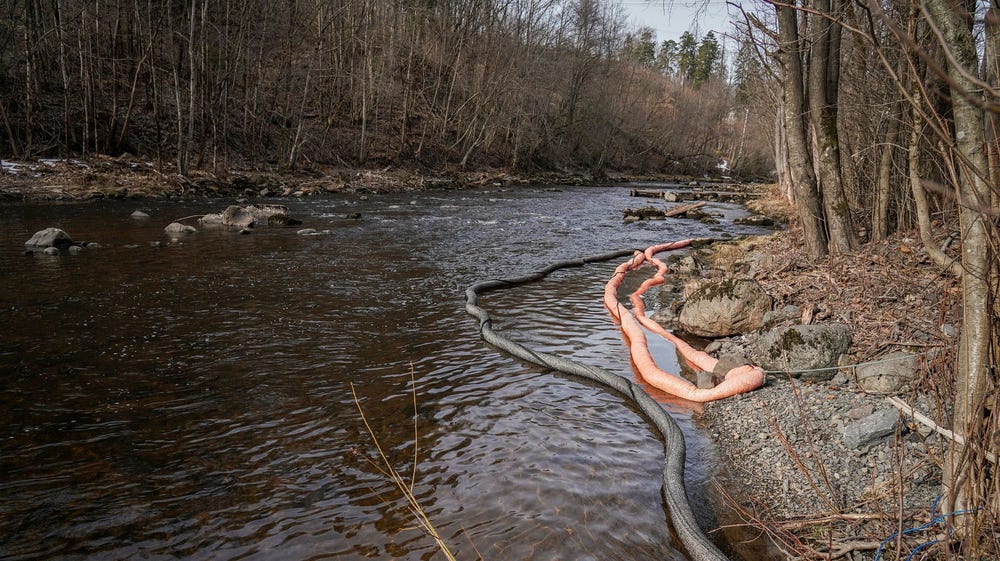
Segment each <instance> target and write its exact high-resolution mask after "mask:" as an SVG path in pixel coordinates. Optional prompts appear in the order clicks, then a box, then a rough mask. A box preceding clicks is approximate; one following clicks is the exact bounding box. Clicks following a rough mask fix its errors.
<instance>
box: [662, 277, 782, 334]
mask: <svg viewBox="0 0 1000 561" xmlns="http://www.w3.org/2000/svg"><path fill="white" fill-rule="evenodd" d="M770 309H771V297H770V296H768V294H767V293H766V292H764V289H763V288H761V286H760V285H759V284H757V281H755V280H753V279H725V280H722V281H712V282H708V283H706V284H704V285H703V286H701V287H700V288H698V289H697V290H696V291H694V292H693V293H692V294H691V295H690V296H689V297H688V300H687V302H685V303H684V309H682V310H681V315H680V318H679V322H680V326H681V328H682V329H684V330H685V331H687V332H688V333H693V334H694V335H699V336H701V337H728V336H730V335H737V334H740V333H746V332H748V331H754V330H756V329H758V328H760V326H761V325H762V324H763V322H764V314H765V313H767V312H768V311H770Z"/></svg>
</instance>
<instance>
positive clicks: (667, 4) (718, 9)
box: [618, 0, 732, 43]
mask: <svg viewBox="0 0 1000 561" xmlns="http://www.w3.org/2000/svg"><path fill="white" fill-rule="evenodd" d="M618 3H619V4H620V5H621V6H622V8H623V9H624V10H625V13H626V14H628V17H629V23H630V24H631V25H633V26H635V27H652V28H653V29H654V30H655V31H656V42H657V43H662V42H663V41H664V40H666V39H673V40H675V41H676V40H677V39H679V38H680V36H681V34H682V33H684V32H685V31H690V32H691V33H693V34H694V35H695V36H696V37H699V38H700V37H702V36H704V35H705V34H706V33H708V32H709V31H715V35H716V36H718V37H719V38H720V40H721V38H722V37H721V36H722V34H724V33H728V32H729V31H730V25H729V15H728V14H727V5H726V2H725V0H701V1H698V0H673V1H671V0H649V1H646V0H618ZM729 10H732V8H729Z"/></svg>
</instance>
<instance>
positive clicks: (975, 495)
mask: <svg viewBox="0 0 1000 561" xmlns="http://www.w3.org/2000/svg"><path fill="white" fill-rule="evenodd" d="M925 12H926V15H927V17H928V19H930V20H931V21H932V22H933V23H934V24H935V25H936V26H937V28H938V29H939V30H940V32H941V37H942V39H943V41H944V42H945V44H944V47H945V48H946V49H948V50H950V52H951V55H952V58H951V60H950V64H949V67H948V79H949V87H950V90H951V100H952V111H953V115H954V134H955V141H954V146H955V148H956V149H957V151H958V158H957V159H958V160H959V161H960V165H961V178H960V181H959V184H958V185H957V186H956V191H957V195H958V203H959V221H960V225H961V233H962V234H961V235H962V269H963V271H964V274H963V275H962V332H961V341H960V344H959V359H958V372H957V380H956V384H955V385H956V396H955V407H954V417H955V418H954V428H955V429H956V431H957V432H959V433H960V434H962V435H964V436H965V437H966V439H967V442H969V443H980V442H990V439H988V438H982V437H981V431H982V429H983V428H984V425H985V423H984V420H985V419H984V415H985V413H986V411H985V409H984V404H985V400H986V397H987V393H988V391H989V390H991V389H992V388H991V386H992V385H993V381H992V380H991V376H990V347H991V345H992V326H991V324H990V309H991V306H990V272H991V269H990V266H989V253H990V249H989V245H990V232H989V229H990V224H989V221H988V219H987V215H986V214H984V212H983V211H984V210H985V209H988V208H990V205H991V195H990V186H989V184H988V183H987V181H986V180H985V174H987V173H988V169H987V161H986V154H985V153H984V151H983V146H984V144H985V140H986V133H985V128H984V120H985V119H984V118H985V115H984V111H983V109H982V105H981V104H982V91H981V89H980V87H979V86H978V85H976V84H974V83H973V81H972V79H971V78H970V76H975V75H976V74H977V70H978V66H979V65H978V55H977V52H976V41H975V38H974V37H973V34H972V30H971V28H970V27H969V26H968V24H967V23H966V20H965V18H966V16H967V15H968V14H964V13H962V12H960V11H957V10H956V7H955V6H954V4H952V3H951V2H949V1H948V0H928V1H927V3H926V4H925ZM970 21H971V19H970ZM968 448H969V449H966V446H964V445H960V444H957V443H953V444H952V450H951V453H950V454H949V455H948V458H947V461H946V465H945V473H944V481H943V485H944V491H945V492H944V496H945V498H946V500H947V501H948V502H947V504H946V507H945V508H946V509H947V510H946V512H947V511H953V510H956V509H975V508H977V507H979V506H982V505H984V504H985V502H986V500H987V499H988V497H987V496H986V492H985V489H986V487H987V485H988V481H985V479H987V477H986V475H985V474H984V473H983V472H978V473H977V470H974V469H973V468H974V466H975V464H976V463H978V462H977V461H976V460H975V459H974V458H970V456H979V457H981V455H982V452H983V451H984V450H983V449H982V448H981V447H978V446H976V447H973V446H969V447H968Z"/></svg>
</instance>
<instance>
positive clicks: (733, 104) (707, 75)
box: [0, 0, 774, 177]
mask: <svg viewBox="0 0 1000 561" xmlns="http://www.w3.org/2000/svg"><path fill="white" fill-rule="evenodd" d="M6 5H7V6H8V7H9V9H7V10H4V14H5V15H3V16H0V90H3V91H4V92H5V93H4V96H2V98H0V127H2V128H0V154H3V155H4V156H5V157H11V158H17V159H30V158H36V157H67V156H75V157H80V156H84V157H85V156H87V155H94V154H102V155H111V156H118V155H121V154H125V153H127V154H131V155H133V156H137V157H140V158H146V159H149V160H152V161H155V162H157V163H158V164H159V165H161V166H162V165H164V164H166V165H170V166H176V167H175V169H176V171H178V172H179V173H181V174H186V173H188V172H189V171H190V170H194V169H200V170H207V171H210V172H213V173H224V172H225V171H226V170H228V169H233V168H240V167H245V166H254V165H268V166H274V167H276V168H279V169H280V168H285V169H295V168H305V167H310V166H336V167H341V166H343V167H383V166H388V165H394V166H412V167H415V168H417V169H420V168H425V169H436V168H441V167H448V166H452V167H461V168H463V169H486V168H494V169H496V168H502V169H514V170H558V171H586V172H590V173H594V174H597V175H601V174H603V173H605V172H607V171H611V170H615V171H625V172H630V171H631V172H641V173H650V172H657V173H671V174H696V175H702V174H705V173H712V174H716V175H719V174H723V173H725V174H731V175H742V176H755V177H760V176H766V174H768V173H769V171H770V170H772V169H773V167H774V166H773V159H772V158H773V156H772V154H773V151H772V149H771V148H770V140H769V137H770V126H768V125H764V126H759V123H755V122H752V119H753V116H751V115H750V113H749V111H748V109H747V107H746V103H741V102H740V101H738V100H737V96H736V93H735V92H736V88H735V87H734V86H733V85H732V84H730V82H729V81H728V80H727V77H726V71H725V64H724V57H725V53H724V52H723V51H722V48H721V44H720V42H719V40H718V38H717V37H715V36H714V34H708V35H706V36H705V37H694V36H693V35H691V34H685V36H684V37H682V38H680V40H679V41H674V40H673V39H671V38H666V39H667V40H665V41H663V42H662V43H659V42H658V41H657V38H655V36H654V35H653V34H652V32H651V31H650V30H648V29H643V30H634V29H630V28H629V27H628V26H627V25H626V24H625V17H624V14H623V13H621V11H620V8H618V7H617V4H615V3H612V2H609V1H606V0H508V1H504V2H498V1H495V0H460V1H459V0H413V1H407V0H397V1H392V2H381V1H378V2H376V1H372V0H304V1H296V2H267V1H264V0H226V1H222V2H215V1H212V2H209V1H208V0H200V1H199V0H183V1H171V2H151V1H148V0H136V1H132V2H128V1H123V0H54V1H49V2H42V1H41V0H9V1H8V2H6ZM723 162H725V164H723Z"/></svg>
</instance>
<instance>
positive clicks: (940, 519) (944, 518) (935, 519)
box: [875, 495, 982, 561]
mask: <svg viewBox="0 0 1000 561" xmlns="http://www.w3.org/2000/svg"><path fill="white" fill-rule="evenodd" d="M939 500H941V495H938V497H937V498H936V499H934V503H933V504H931V519H930V521H929V522H927V523H926V524H921V525H920V526H917V527H915V528H908V529H906V530H903V531H902V532H896V533H895V534H892V535H891V536H889V537H887V538H886V539H884V540H882V543H881V544H879V546H878V550H876V551H875V561H881V559H882V551H883V549H885V546H886V544H888V543H889V542H892V541H895V540H896V539H897V538H899V537H900V536H905V535H908V534H914V533H917V532H921V531H923V530H926V529H928V528H930V527H932V526H934V525H936V524H939V523H944V524H945V528H946V529H947V531H948V534H949V535H950V534H951V526H950V525H948V518H950V517H952V516H958V515H960V514H971V513H973V512H977V511H980V510H982V507H979V508H973V509H967V510H956V511H954V512H952V513H950V514H939V515H936V516H935V514H934V513H935V512H936V511H937V503H938V501H939ZM937 542H938V540H931V541H928V542H924V543H922V544H920V545H918V546H917V547H914V548H913V549H912V550H911V551H910V554H909V555H907V556H906V559H905V561H911V560H912V559H913V558H914V556H915V555H916V554H917V553H918V552H919V551H920V550H922V549H925V548H928V547H930V546H932V545H934V544H936V543H937Z"/></svg>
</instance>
